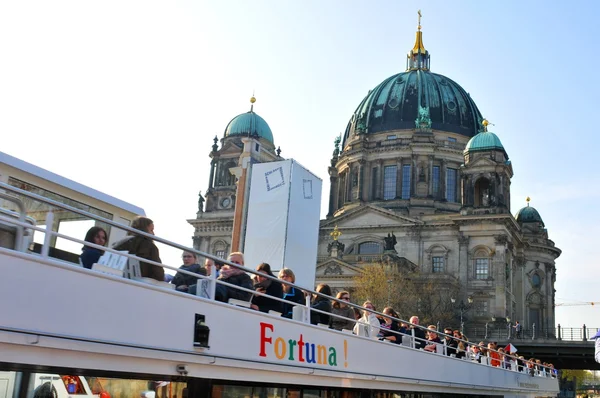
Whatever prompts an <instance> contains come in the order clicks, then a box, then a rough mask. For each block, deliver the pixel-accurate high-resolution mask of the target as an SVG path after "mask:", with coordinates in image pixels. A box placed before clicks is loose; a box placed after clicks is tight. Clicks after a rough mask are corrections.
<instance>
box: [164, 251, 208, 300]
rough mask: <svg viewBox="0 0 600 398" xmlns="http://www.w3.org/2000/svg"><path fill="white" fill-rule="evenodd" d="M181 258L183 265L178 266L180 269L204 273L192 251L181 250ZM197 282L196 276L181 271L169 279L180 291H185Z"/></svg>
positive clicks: (204, 270)
mask: <svg viewBox="0 0 600 398" xmlns="http://www.w3.org/2000/svg"><path fill="white" fill-rule="evenodd" d="M181 258H182V259H183V265H182V266H181V267H179V269H180V270H182V271H188V272H194V273H196V274H200V275H206V269H205V268H202V267H201V266H200V264H198V259H197V257H196V254H194V253H192V252H183V254H182V255H181ZM211 261H212V260H211ZM197 282H198V278H197V277H195V276H194V275H190V274H184V273H183V272H177V273H176V274H175V276H174V277H173V279H172V280H171V284H173V285H175V288H176V289H177V290H179V291H180V292H187V291H188V289H189V287H190V286H192V285H195V284H196V283H197Z"/></svg>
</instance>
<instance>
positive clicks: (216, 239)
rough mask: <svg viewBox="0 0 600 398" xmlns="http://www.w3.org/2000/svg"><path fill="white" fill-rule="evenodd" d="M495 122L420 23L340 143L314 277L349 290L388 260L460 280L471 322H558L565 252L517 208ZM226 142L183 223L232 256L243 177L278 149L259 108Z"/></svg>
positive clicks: (197, 240) (240, 219) (202, 242)
mask: <svg viewBox="0 0 600 398" xmlns="http://www.w3.org/2000/svg"><path fill="white" fill-rule="evenodd" d="M251 102H252V103H253V102H254V98H253V99H252V101H251ZM489 127H490V125H489V123H488V122H487V121H486V120H485V119H484V118H483V117H482V115H481V113H480V111H479V109H478V108H477V105H476V104H475V102H474V101H473V100H472V99H471V97H470V95H469V94H468V93H467V92H466V91H465V90H464V89H463V88H462V87H461V86H460V85H458V84H457V83H456V82H454V81H453V80H451V79H449V78H447V77H445V76H443V75H440V74H436V73H433V72H431V71H430V55H429V52H428V51H427V50H426V49H425V46H424V44H423V37H422V32H421V30H420V26H419V29H418V31H417V34H416V41H415V45H414V47H413V48H412V50H411V51H410V52H409V54H408V56H407V64H406V70H405V71H404V72H401V73H398V74H396V75H394V76H391V77H389V78H387V79H385V80H384V81H383V82H382V83H381V84H379V85H378V86H377V87H375V88H374V89H373V90H371V91H369V93H368V94H367V96H366V97H365V98H364V99H363V100H362V101H361V102H360V104H359V106H358V108H357V109H356V111H355V112H354V114H353V115H352V117H351V119H350V121H349V123H348V125H347V128H346V130H345V132H344V134H343V135H342V136H340V137H339V138H338V139H336V141H335V147H334V152H333V156H332V158H331V161H330V166H329V169H328V171H329V177H330V182H331V189H330V193H329V206H328V212H327V217H326V219H324V220H322V221H321V224H320V232H319V242H318V258H317V264H316V267H317V269H316V283H317V284H318V283H327V284H329V285H330V286H331V287H332V288H333V290H334V291H340V290H345V289H351V288H352V285H353V280H354V278H355V277H356V276H357V275H359V274H360V273H361V271H362V269H363V268H364V267H365V266H366V265H369V264H373V263H378V262H381V261H383V260H384V259H387V260H386V261H389V259H390V258H392V260H393V261H394V262H395V263H396V264H398V265H399V266H402V267H408V268H409V269H412V270H416V271H419V273H420V274H421V275H423V276H424V277H427V278H430V279H431V280H434V281H438V282H439V283H440V284H452V285H454V286H459V287H460V292H461V293H460V297H457V299H458V300H459V301H461V300H462V301H463V302H467V303H469V311H470V313H469V322H470V324H471V325H473V324H478V325H483V324H485V323H487V322H488V321H490V320H491V318H492V317H494V318H502V319H507V320H512V321H513V322H514V321H515V320H519V321H520V322H521V324H522V325H523V326H524V327H525V328H526V329H527V328H533V327H534V325H535V327H536V328H537V329H538V330H544V329H551V328H553V327H554V322H555V319H554V297H555V290H554V283H555V281H556V266H555V260H556V258H557V257H558V256H559V255H560V253H561V251H560V250H559V249H558V248H557V247H555V245H554V242H553V241H552V240H550V239H549V237H548V232H547V230H546V228H545V225H544V222H543V220H542V218H541V216H540V214H539V213H538V212H537V210H536V209H534V208H533V207H531V206H529V201H528V202H527V205H526V206H525V207H523V208H521V209H520V210H519V211H517V212H516V214H515V215H514V216H513V212H512V211H511V195H510V184H511V178H512V176H513V167H512V164H511V161H510V159H509V156H508V151H507V150H506V149H505V148H504V146H503V145H502V143H501V141H500V139H499V138H498V136H497V135H496V134H494V133H493V132H491V131H489ZM220 142H221V146H220V148H219V146H218V138H217V137H215V142H214V145H213V150H212V151H211V153H210V158H211V172H210V179H209V187H208V190H207V191H206V192H205V194H204V195H202V194H200V197H199V207H198V213H197V215H196V217H195V218H193V219H190V220H188V222H189V223H190V224H191V225H192V226H194V237H193V240H194V248H196V249H198V250H201V251H205V252H209V253H212V254H215V255H217V256H220V257H225V255H226V254H227V253H228V252H230V251H232V250H237V249H243V223H244V217H245V215H244V214H245V213H244V212H245V209H244V206H245V205H244V203H243V201H241V200H240V197H241V196H246V195H245V192H246V191H247V189H248V187H247V186H246V184H244V183H241V181H244V179H243V178H242V179H240V177H241V176H243V175H244V171H245V170H247V169H248V165H250V164H252V163H255V162H269V161H274V160H281V159H282V158H281V157H280V156H279V151H276V150H275V145H274V141H273V134H272V132H271V130H270V128H269V126H268V124H267V123H266V122H265V121H264V119H262V118H261V117H260V116H258V115H257V114H256V113H254V110H253V106H252V107H251V109H250V111H249V112H247V113H244V114H241V115H238V116H236V117H235V118H234V119H232V120H231V122H230V123H229V124H228V125H227V127H226V129H225V132H224V134H223V137H222V138H221V140H220ZM236 220H237V221H236ZM236 224H237V225H238V229H240V231H241V234H240V235H241V236H242V237H241V238H236V235H237V234H236V233H235V229H236V226H235V225H236ZM238 232H239V231H238ZM332 233H333V237H334V238H335V239H333V238H332ZM232 235H233V237H232ZM390 256H391V257H390ZM280 266H281V264H273V267H274V268H279V267H280ZM403 315H406V314H403Z"/></svg>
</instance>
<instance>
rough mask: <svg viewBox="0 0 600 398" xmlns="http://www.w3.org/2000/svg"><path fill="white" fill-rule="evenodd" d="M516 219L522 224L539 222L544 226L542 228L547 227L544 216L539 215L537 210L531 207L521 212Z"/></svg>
mask: <svg viewBox="0 0 600 398" xmlns="http://www.w3.org/2000/svg"><path fill="white" fill-rule="evenodd" d="M515 218H516V219H517V222H520V223H527V222H539V223H541V224H542V226H544V227H545V225H544V221H542V216H540V213H538V211H537V210H536V209H534V208H533V207H531V206H529V205H527V206H526V207H523V208H522V209H521V210H519V211H518V212H517V215H516V216H515Z"/></svg>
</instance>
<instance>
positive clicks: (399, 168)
mask: <svg viewBox="0 0 600 398" xmlns="http://www.w3.org/2000/svg"><path fill="white" fill-rule="evenodd" d="M396 197H397V198H402V158H399V159H398V160H397V161H396Z"/></svg>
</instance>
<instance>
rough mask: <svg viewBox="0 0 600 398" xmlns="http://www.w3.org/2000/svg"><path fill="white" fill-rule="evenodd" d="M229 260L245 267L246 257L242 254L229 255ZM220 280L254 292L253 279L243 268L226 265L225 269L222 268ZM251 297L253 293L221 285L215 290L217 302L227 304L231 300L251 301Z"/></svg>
mask: <svg viewBox="0 0 600 398" xmlns="http://www.w3.org/2000/svg"><path fill="white" fill-rule="evenodd" d="M228 260H229V262H231V263H234V264H236V265H240V266H242V267H243V265H244V255H243V254H242V253H240V252H235V253H231V254H229V257H228ZM218 280H220V281H223V282H227V283H230V284H232V285H236V286H240V287H243V288H246V289H250V290H254V285H253V284H252V279H250V276H248V274H247V273H246V272H245V271H244V269H243V268H237V267H232V266H230V265H228V264H225V265H223V267H221V271H220V273H219V278H218ZM251 297H252V293H250V292H246V291H243V290H239V289H236V288H233V287H229V286H225V285H223V284H220V283H218V284H217V287H216V290H215V300H217V301H223V302H225V303H226V302H228V301H229V299H236V300H242V301H250V298H251Z"/></svg>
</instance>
